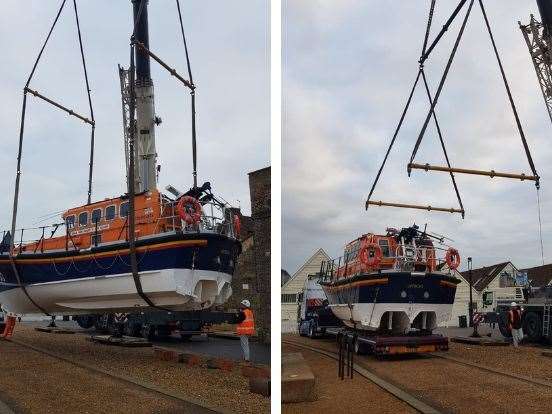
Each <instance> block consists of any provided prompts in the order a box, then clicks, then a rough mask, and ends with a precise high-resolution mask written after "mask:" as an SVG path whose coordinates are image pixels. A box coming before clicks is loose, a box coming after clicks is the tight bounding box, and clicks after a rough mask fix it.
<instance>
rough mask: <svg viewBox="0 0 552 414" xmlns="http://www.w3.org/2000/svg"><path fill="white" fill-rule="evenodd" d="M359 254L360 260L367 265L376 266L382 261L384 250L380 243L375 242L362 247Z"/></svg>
mask: <svg viewBox="0 0 552 414" xmlns="http://www.w3.org/2000/svg"><path fill="white" fill-rule="evenodd" d="M359 256H360V261H361V262H362V263H364V264H365V265H366V266H370V267H374V266H377V265H378V264H379V263H380V262H381V259H382V257H383V252H382V250H381V247H379V245H377V244H375V243H370V244H367V245H365V246H363V247H362V248H361V249H360V253H359Z"/></svg>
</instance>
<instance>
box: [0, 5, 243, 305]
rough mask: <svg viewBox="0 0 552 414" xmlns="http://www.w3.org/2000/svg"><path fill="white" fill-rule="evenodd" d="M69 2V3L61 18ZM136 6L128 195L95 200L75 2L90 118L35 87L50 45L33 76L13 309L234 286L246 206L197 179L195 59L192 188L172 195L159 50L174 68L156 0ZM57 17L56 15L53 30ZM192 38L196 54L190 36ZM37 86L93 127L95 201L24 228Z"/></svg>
mask: <svg viewBox="0 0 552 414" xmlns="http://www.w3.org/2000/svg"><path fill="white" fill-rule="evenodd" d="M177 5H178V7H179V4H178V3H177ZM64 6H65V2H63V3H62V4H61V6H60V9H59V12H58V16H59V14H60V13H61V12H62V10H63V8H64ZM132 7H133V20H132V23H133V24H132V26H131V27H132V28H133V29H134V30H133V34H132V36H131V45H130V52H131V53H130V56H131V59H130V66H129V69H128V70H125V69H124V68H122V67H121V66H120V67H119V76H120V80H121V99H122V108H123V127H124V128H123V131H124V134H123V142H124V149H125V164H126V169H127V189H128V191H127V194H124V195H122V196H119V197H114V198H108V199H104V200H103V201H97V202H92V174H93V168H92V167H93V155H94V131H95V121H94V116H93V110H92V101H91V97H90V88H89V87H88V77H87V75H86V73H87V72H86V64H85V58H84V51H83V47H82V40H81V36H80V27H79V25H78V12H77V7H76V3H75V4H74V9H75V10H74V11H75V14H76V16H77V19H76V21H77V29H78V37H79V42H81V44H80V45H81V54H82V59H81V60H82V64H83V68H84V73H85V78H86V86H87V90H88V98H89V104H90V112H91V115H90V119H88V118H86V117H84V116H82V115H79V114H77V113H75V112H74V111H73V110H69V109H68V108H66V107H65V106H63V105H61V104H60V103H57V102H54V101H53V100H51V99H49V98H46V97H45V96H44V95H42V94H40V93H39V92H36V91H34V90H32V89H31V88H30V87H29V84H30V82H31V80H32V77H33V74H34V72H35V70H34V68H36V66H37V64H38V61H39V60H40V58H41V56H42V51H41V52H40V53H39V55H38V58H37V60H36V62H35V65H34V68H33V70H32V72H31V75H30V77H29V78H28V81H27V84H26V86H25V88H24V104H23V110H22V121H21V130H20V138H19V156H18V167H17V175H16V185H15V195H14V209H13V213H12V228H11V230H10V231H8V232H4V234H3V239H2V243H0V304H1V305H2V308H3V309H4V310H5V311H8V312H11V313H15V314H27V313H46V314H49V315H82V314H103V313H106V312H131V311H133V312H137V311H140V312H141V311H146V310H147V311H152V310H164V311H167V310H169V311H173V310H174V311H190V310H202V309H207V308H210V307H212V306H214V305H218V304H223V303H224V302H226V301H227V299H228V298H229V297H230V295H231V293H232V289H231V281H232V275H233V273H234V269H235V267H236V261H237V258H238V255H239V254H240V251H241V244H240V241H239V223H240V221H239V217H236V216H237V215H238V210H237V209H234V208H232V207H230V206H229V205H228V204H227V203H225V202H223V201H221V200H222V199H220V198H217V197H216V196H215V195H214V194H213V193H212V191H211V185H210V184H209V183H208V182H207V183H205V184H203V185H201V186H198V183H197V162H196V158H197V154H196V131H195V91H196V86H195V85H194V84H193V81H192V77H191V69H190V66H189V59H187V62H188V73H189V77H190V79H189V80H185V79H184V78H183V77H182V76H180V75H178V73H176V71H175V70H174V69H172V70H170V74H171V75H172V76H174V77H175V78H177V79H178V80H179V81H180V82H181V83H182V84H183V85H184V87H186V88H188V89H189V90H190V91H191V94H190V96H191V102H192V108H193V110H192V123H191V125H192V160H193V169H192V177H193V186H192V188H191V189H190V190H189V191H187V192H185V193H182V192H180V191H178V190H177V189H176V188H174V187H172V186H169V187H167V190H168V192H169V193H170V194H171V195H172V197H171V195H168V194H164V193H162V192H161V191H159V190H158V188H157V178H158V173H159V171H160V169H159V166H158V165H157V152H156V149H155V148H156V147H155V136H156V135H155V128H156V126H158V125H159V124H160V123H161V119H160V117H158V116H157V115H156V114H155V105H154V88H153V80H152V78H151V72H150V57H153V60H155V61H156V62H158V63H160V64H161V66H162V67H163V68H165V69H167V68H169V66H168V65H167V64H166V63H164V62H163V61H161V60H160V58H159V57H157V55H155V54H154V53H153V52H151V51H150V50H149V28H148V1H147V0H134V1H133V2H132ZM178 11H179V15H180V9H179V10H178ZM56 22H57V18H56V20H55V21H54V23H53V25H52V28H51V30H50V33H51V32H52V31H53V30H54V27H55V25H56ZM180 24H181V25H182V20H181V19H180ZM181 29H182V30H181V32H182V35H184V29H183V27H182V26H181ZM49 38H50V36H48V37H47V38H46V41H45V43H44V45H43V47H42V50H44V47H45V46H46V43H47V42H48V39H49ZM184 46H185V53H186V57H187V53H188V52H187V46H186V41H185V38H184ZM28 94H31V95H33V96H35V97H37V98H38V99H41V100H43V101H45V102H47V103H49V104H52V105H53V106H54V107H56V109H59V110H62V111H65V112H67V113H68V114H69V115H71V116H75V117H77V118H79V119H80V120H81V121H84V122H85V123H87V124H90V125H91V141H90V145H91V147H90V164H89V181H88V203H87V204H86V205H81V206H78V207H74V208H70V209H68V210H66V211H65V212H64V213H63V214H62V216H61V220H60V222H59V223H57V224H54V225H53V226H43V227H39V228H34V229H28V228H27V229H17V228H16V224H17V205H18V201H19V198H18V197H19V185H20V181H19V178H20V174H21V158H22V156H23V152H22V149H23V147H22V144H23V136H24V129H23V125H24V119H25V118H24V117H25V107H26V106H25V105H26V102H27V96H28Z"/></svg>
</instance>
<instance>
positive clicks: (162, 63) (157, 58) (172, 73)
mask: <svg viewBox="0 0 552 414" xmlns="http://www.w3.org/2000/svg"><path fill="white" fill-rule="evenodd" d="M134 44H135V45H136V46H137V47H138V49H140V50H142V51H143V52H145V53H147V54H148V55H149V56H150V57H151V58H152V59H153V60H155V61H156V62H157V63H159V64H160V65H161V66H163V67H164V68H165V69H167V71H168V72H169V73H170V74H171V75H172V76H174V77H175V78H176V79H178V80H179V81H180V82H182V83H183V84H184V85H186V86H187V87H188V88H190V89H192V90H194V89H195V85H193V84H192V83H190V82H189V81H187V80H186V79H184V78H183V77H182V76H180V75H179V74H178V72H177V71H176V69H173V68H171V67H170V66H169V65H167V64H166V63H165V62H163V61H162V60H161V59H160V58H159V57H158V56H157V55H156V54H155V53H153V52H152V51H151V50H149V49H148V48H147V47H146V46H144V44H143V43H140V42H134Z"/></svg>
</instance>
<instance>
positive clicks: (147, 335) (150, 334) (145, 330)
mask: <svg viewBox="0 0 552 414" xmlns="http://www.w3.org/2000/svg"><path fill="white" fill-rule="evenodd" d="M140 333H141V334H142V338H144V339H147V340H148V341H152V340H153V339H155V329H154V328H153V326H151V325H150V324H147V323H146V324H144V325H142V329H141V331H140Z"/></svg>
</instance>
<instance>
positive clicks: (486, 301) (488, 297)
mask: <svg viewBox="0 0 552 414" xmlns="http://www.w3.org/2000/svg"><path fill="white" fill-rule="evenodd" d="M492 304H493V292H485V293H483V305H485V306H490V305H492Z"/></svg>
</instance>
